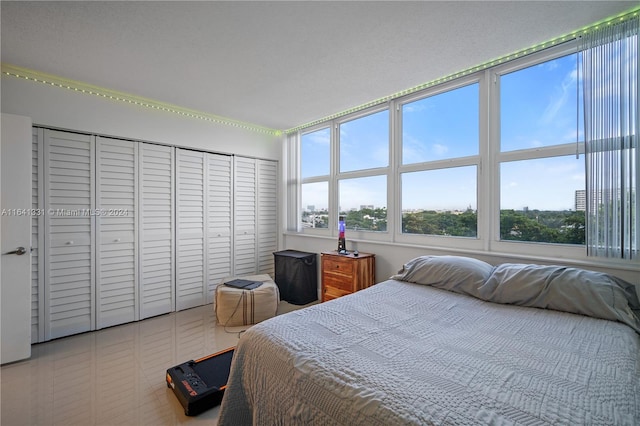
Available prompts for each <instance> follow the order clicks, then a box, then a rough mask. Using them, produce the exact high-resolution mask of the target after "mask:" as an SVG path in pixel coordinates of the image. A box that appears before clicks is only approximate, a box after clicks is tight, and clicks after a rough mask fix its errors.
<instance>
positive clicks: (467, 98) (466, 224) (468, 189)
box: [400, 82, 480, 238]
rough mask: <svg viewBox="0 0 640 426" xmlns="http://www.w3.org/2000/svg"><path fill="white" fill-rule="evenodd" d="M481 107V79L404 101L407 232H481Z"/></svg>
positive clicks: (468, 234)
mask: <svg viewBox="0 0 640 426" xmlns="http://www.w3.org/2000/svg"><path fill="white" fill-rule="evenodd" d="M458 85H459V83H458ZM479 108H480V100H479V83H478V82H473V83H471V84H466V85H462V86H459V87H452V88H450V89H449V90H447V91H444V92H439V93H435V94H432V95H431V96H428V97H423V98H421V99H417V100H409V101H408V102H406V103H404V104H403V105H402V163H403V166H401V167H400V182H401V188H402V196H401V201H400V203H401V214H402V223H401V232H402V233H403V234H426V235H439V236H456V237H473V238H475V237H477V235H478V229H477V228H478V224H477V222H478V219H477V193H478V183H477V176H478V166H477V164H478V163H479V161H480V157H479V156H478V153H479V145H480V135H479V132H480V130H479V129H480V122H479V120H480V112H479Z"/></svg>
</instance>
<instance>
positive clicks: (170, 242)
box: [138, 143, 175, 319]
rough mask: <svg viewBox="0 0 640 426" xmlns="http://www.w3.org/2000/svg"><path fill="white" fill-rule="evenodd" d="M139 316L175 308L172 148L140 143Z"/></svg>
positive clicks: (154, 314) (165, 311) (158, 313)
mask: <svg viewBox="0 0 640 426" xmlns="http://www.w3.org/2000/svg"><path fill="white" fill-rule="evenodd" d="M139 149H140V153H139V154H140V157H139V164H140V173H139V175H140V179H139V191H140V194H139V200H140V204H139V208H138V211H139V212H140V215H139V224H140V239H139V242H140V244H139V252H140V319H143V318H148V317H152V316H156V315H161V314H165V313H167V312H172V311H173V310H174V309H175V301H174V294H175V274H174V268H175V256H174V253H175V251H174V213H173V212H174V190H173V188H174V173H173V160H174V148H172V147H169V146H161V145H153V144H148V143H142V144H141V145H140V148H139Z"/></svg>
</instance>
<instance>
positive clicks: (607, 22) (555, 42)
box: [284, 7, 640, 134]
mask: <svg viewBox="0 0 640 426" xmlns="http://www.w3.org/2000/svg"><path fill="white" fill-rule="evenodd" d="M639 13H640V7H636V8H634V9H631V10H630V11H627V12H624V13H623V14H621V15H618V16H616V17H613V18H607V19H604V20H602V21H600V22H596V23H595V24H592V25H589V26H587V27H584V28H582V29H579V30H576V31H573V32H571V33H570V34H567V35H564V36H560V37H556V38H554V39H552V40H550V41H547V42H544V43H540V44H537V45H535V46H532V47H529V48H526V49H522V50H519V51H518V52H515V53H512V54H509V55H506V56H502V57H500V58H497V59H493V60H491V61H487V62H485V63H483V64H480V65H477V66H474V67H471V68H468V69H466V70H464V71H460V72H456V73H453V74H449V75H447V76H445V77H442V78H438V79H436V80H432V81H430V82H428V83H423V84H420V85H419V86H415V87H412V88H410V89H406V90H403V91H401V92H397V93H394V94H392V95H389V96H385V97H382V98H379V99H375V100H373V101H371V102H367V103H366V104H362V105H358V106H356V107H354V108H350V109H348V110H345V111H342V112H339V113H336V114H332V115H330V116H327V117H324V118H322V119H320V120H315V121H312V122H310V123H306V124H303V125H300V126H297V127H293V128H291V129H288V130H285V131H284V133H286V134H290V133H294V132H297V131H299V130H302V129H305V128H308V127H311V126H315V125H317V124H321V123H325V122H328V121H330V120H334V119H336V118H340V117H344V116H345V115H348V114H351V113H354V112H357V111H362V110H365V109H367V108H370V107H373V106H376V105H381V104H384V103H387V102H389V101H392V100H395V99H398V98H400V97H403V96H406V95H409V94H412V93H416V92H419V91H421V90H424V89H427V88H429V87H433V86H436V85H438V84H442V83H445V82H448V81H451V80H455V79H457V78H460V77H464V76H466V75H469V74H473V73H476V72H478V71H482V70H485V69H487V68H491V67H493V66H495V65H499V64H503V63H505V62H509V61H512V60H514V59H517V58H521V57H523V56H526V55H530V54H532V53H535V52H539V51H541V50H544V49H547V48H550V47H553V46H557V45H560V44H562V43H566V42H569V41H572V40H575V39H577V38H579V37H580V36H581V35H584V34H588V33H589V32H590V31H593V30H596V29H598V28H600V27H601V26H602V25H612V24H616V23H619V22H624V21H626V20H629V19H633V18H636V17H637V16H638V14H639Z"/></svg>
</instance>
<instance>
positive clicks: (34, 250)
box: [31, 127, 46, 343]
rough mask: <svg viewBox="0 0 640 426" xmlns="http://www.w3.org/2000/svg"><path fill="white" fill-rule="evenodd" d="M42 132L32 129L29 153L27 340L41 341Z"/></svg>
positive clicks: (42, 335)
mask: <svg viewBox="0 0 640 426" xmlns="http://www.w3.org/2000/svg"><path fill="white" fill-rule="evenodd" d="M43 139H44V131H43V130H42V129H39V128H37V127H34V128H33V139H32V144H31V147H32V151H31V152H32V156H31V160H32V162H31V208H32V209H33V212H34V214H33V215H32V217H31V343H38V342H42V341H44V322H43V321H41V319H40V313H41V312H42V313H44V297H42V295H43V294H44V288H43V287H44V255H43V252H44V250H42V249H41V247H44V215H45V214H46V212H45V210H44V151H43V149H42V147H43V146H44V140H43Z"/></svg>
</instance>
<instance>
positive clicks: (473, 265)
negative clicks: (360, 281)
mask: <svg viewBox="0 0 640 426" xmlns="http://www.w3.org/2000/svg"><path fill="white" fill-rule="evenodd" d="M492 270H493V266H491V265H490V264H488V263H486V262H483V261H481V260H478V259H474V258H471V257H463V256H420V257H416V258H415V259H412V260H410V261H409V262H407V263H406V264H404V266H403V268H402V269H401V270H400V271H398V273H397V274H396V275H393V276H392V277H391V279H393V280H399V281H407V282H412V283H417V284H424V285H429V286H433V287H437V288H442V289H445V290H450V291H454V292H456V293H461V294H468V295H471V296H475V297H477V292H478V288H479V287H480V286H481V285H482V284H483V283H484V282H485V281H486V280H487V278H489V276H490V275H491V271H492Z"/></svg>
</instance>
